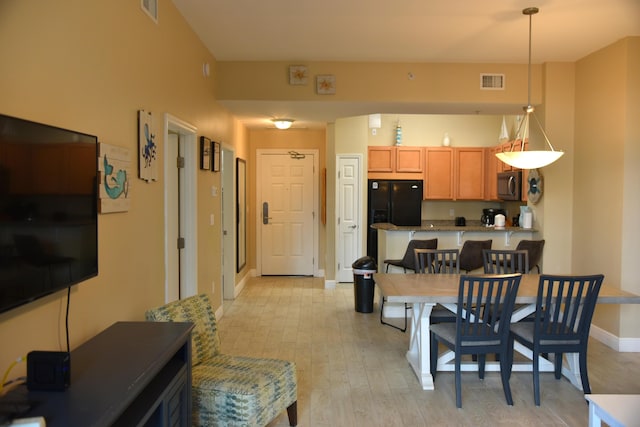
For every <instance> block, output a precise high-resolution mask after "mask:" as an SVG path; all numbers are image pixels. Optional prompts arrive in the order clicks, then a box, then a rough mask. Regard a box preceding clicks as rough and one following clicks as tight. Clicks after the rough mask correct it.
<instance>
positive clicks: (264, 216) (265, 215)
mask: <svg viewBox="0 0 640 427" xmlns="http://www.w3.org/2000/svg"><path fill="white" fill-rule="evenodd" d="M270 219H273V218H271V217H270V216H269V203H268V202H264V203H263V204H262V223H263V224H265V225H267V224H269V220H270Z"/></svg>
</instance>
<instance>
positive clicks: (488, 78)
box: [480, 74, 504, 90]
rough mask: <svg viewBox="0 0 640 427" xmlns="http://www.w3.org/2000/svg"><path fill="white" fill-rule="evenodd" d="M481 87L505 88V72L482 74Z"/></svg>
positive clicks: (490, 88) (488, 88) (487, 88)
mask: <svg viewBox="0 0 640 427" xmlns="http://www.w3.org/2000/svg"><path fill="white" fill-rule="evenodd" d="M480 89H484V90H504V74H480Z"/></svg>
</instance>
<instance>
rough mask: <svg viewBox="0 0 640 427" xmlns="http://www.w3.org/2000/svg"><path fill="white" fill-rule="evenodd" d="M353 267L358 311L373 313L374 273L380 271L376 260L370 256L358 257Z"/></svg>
mask: <svg viewBox="0 0 640 427" xmlns="http://www.w3.org/2000/svg"><path fill="white" fill-rule="evenodd" d="M351 267H352V268H353V297H354V301H355V306H356V311H357V312H359V313H371V312H372V311H373V291H374V288H375V282H374V281H373V273H376V272H377V271H378V267H377V266H376V260H375V259H373V258H371V257H370V256H365V257H362V258H358V259H357V260H355V261H354V263H353V264H351Z"/></svg>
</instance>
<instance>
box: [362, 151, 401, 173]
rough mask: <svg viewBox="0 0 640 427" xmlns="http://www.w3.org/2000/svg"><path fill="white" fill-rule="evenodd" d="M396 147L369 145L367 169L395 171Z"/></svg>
mask: <svg viewBox="0 0 640 427" xmlns="http://www.w3.org/2000/svg"><path fill="white" fill-rule="evenodd" d="M394 148H395V147H369V148H368V150H367V155H368V159H367V170H368V171H369V172H394V171H395V169H396V155H395V150H394Z"/></svg>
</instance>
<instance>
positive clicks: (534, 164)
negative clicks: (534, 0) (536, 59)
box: [496, 7, 564, 169]
mask: <svg viewBox="0 0 640 427" xmlns="http://www.w3.org/2000/svg"><path fill="white" fill-rule="evenodd" d="M522 13H523V14H524V15H528V16H529V82H528V83H529V84H528V90H529V92H528V96H527V106H526V107H523V110H524V112H525V115H524V119H523V120H522V121H521V122H520V125H519V126H518V131H517V132H516V137H518V136H520V135H522V141H527V140H529V124H530V118H531V117H532V116H533V118H534V120H535V122H536V123H537V125H538V126H539V127H540V130H541V131H542V135H543V136H544V139H545V141H546V143H547V145H549V148H550V149H551V150H538V151H536V150H532V151H525V150H524V148H525V146H524V144H521V149H520V151H513V144H512V145H511V151H504V152H502V153H497V154H496V157H498V159H500V160H501V161H503V162H505V163H506V164H508V165H511V166H513V167H516V168H519V169H537V168H541V167H543V166H547V165H549V164H551V163H553V162H555V161H556V160H558V159H559V158H560V157H561V156H562V155H563V154H564V152H562V151H555V150H554V149H553V145H551V142H550V141H549V138H548V137H547V134H546V132H545V131H544V129H543V127H542V125H541V124H540V122H539V121H538V118H537V117H536V115H535V113H534V108H533V106H532V105H531V18H532V16H533V15H535V14H536V13H538V8H537V7H528V8H526V9H523V10H522ZM521 130H523V133H522V134H521V133H520V131H521Z"/></svg>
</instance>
